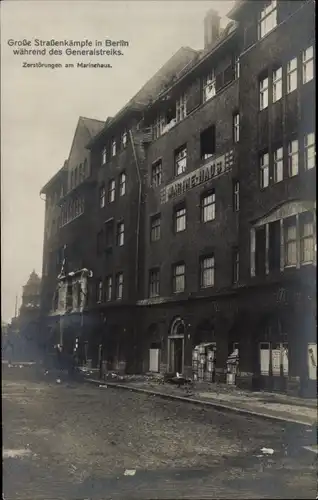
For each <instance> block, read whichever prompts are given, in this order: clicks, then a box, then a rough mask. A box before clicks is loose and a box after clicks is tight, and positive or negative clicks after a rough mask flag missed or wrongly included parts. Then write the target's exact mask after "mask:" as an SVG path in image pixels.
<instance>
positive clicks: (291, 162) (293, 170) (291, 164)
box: [288, 140, 298, 177]
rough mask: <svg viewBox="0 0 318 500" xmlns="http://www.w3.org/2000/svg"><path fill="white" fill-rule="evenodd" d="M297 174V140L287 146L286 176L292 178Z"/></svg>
mask: <svg viewBox="0 0 318 500" xmlns="http://www.w3.org/2000/svg"><path fill="white" fill-rule="evenodd" d="M297 174H298V140H295V141H291V142H290V143H289V144H288V175H289V177H294V175H297Z"/></svg>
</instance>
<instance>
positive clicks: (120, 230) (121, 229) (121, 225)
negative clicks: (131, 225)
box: [117, 222, 125, 247]
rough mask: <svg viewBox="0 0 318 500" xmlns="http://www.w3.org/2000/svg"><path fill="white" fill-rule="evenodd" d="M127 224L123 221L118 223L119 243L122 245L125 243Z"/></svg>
mask: <svg viewBox="0 0 318 500" xmlns="http://www.w3.org/2000/svg"><path fill="white" fill-rule="evenodd" d="M124 235H125V226H124V223H123V222H119V223H118V224H117V245H118V246H119V247H122V246H123V244H124Z"/></svg>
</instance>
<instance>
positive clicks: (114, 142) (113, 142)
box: [112, 139, 116, 156]
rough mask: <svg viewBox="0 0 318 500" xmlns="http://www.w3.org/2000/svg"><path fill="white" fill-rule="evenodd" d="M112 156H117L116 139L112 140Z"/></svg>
mask: <svg viewBox="0 0 318 500" xmlns="http://www.w3.org/2000/svg"><path fill="white" fill-rule="evenodd" d="M112 156H116V139H112Z"/></svg>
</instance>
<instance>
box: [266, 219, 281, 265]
mask: <svg viewBox="0 0 318 500" xmlns="http://www.w3.org/2000/svg"><path fill="white" fill-rule="evenodd" d="M268 230H269V244H268V265H269V270H270V271H277V270H279V269H280V221H279V220H277V221H275V222H271V223H270V224H269V228H268Z"/></svg>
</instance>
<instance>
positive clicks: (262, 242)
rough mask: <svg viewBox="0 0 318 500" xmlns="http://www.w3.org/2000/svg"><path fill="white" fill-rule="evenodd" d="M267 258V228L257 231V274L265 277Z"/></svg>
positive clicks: (263, 227)
mask: <svg viewBox="0 0 318 500" xmlns="http://www.w3.org/2000/svg"><path fill="white" fill-rule="evenodd" d="M265 256H266V231H265V226H262V227H259V228H257V229H256V231H255V274H256V276H263V275H264V274H265Z"/></svg>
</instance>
